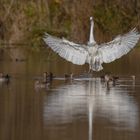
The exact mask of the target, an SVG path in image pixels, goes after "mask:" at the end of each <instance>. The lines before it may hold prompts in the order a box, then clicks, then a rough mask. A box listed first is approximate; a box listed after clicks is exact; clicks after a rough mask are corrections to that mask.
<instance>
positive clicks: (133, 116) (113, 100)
mask: <svg viewBox="0 0 140 140" xmlns="http://www.w3.org/2000/svg"><path fill="white" fill-rule="evenodd" d="M87 116H88V122H89V140H91V139H92V134H93V133H92V132H93V130H92V129H93V128H92V127H93V126H94V125H93V121H94V119H95V118H96V117H97V118H99V117H101V118H104V119H107V120H109V121H110V122H111V123H112V124H113V125H114V126H115V128H117V127H118V128H121V129H127V130H131V131H133V130H135V129H136V128H137V124H138V107H137V104H136V102H135V100H134V99H133V97H132V96H129V95H128V90H127V89H126V88H125V89H123V88H122V87H120V86H116V87H112V88H111V89H110V90H109V91H108V90H107V89H106V88H105V86H104V85H103V84H102V83H101V82H100V79H94V80H92V81H81V82H80V81H78V82H74V83H72V84H67V85H63V86H60V87H59V88H58V89H57V90H55V91H53V92H52V93H51V94H49V95H48V96H46V98H45V101H44V121H45V123H46V124H47V125H52V124H63V123H70V122H72V121H73V120H74V119H87Z"/></svg>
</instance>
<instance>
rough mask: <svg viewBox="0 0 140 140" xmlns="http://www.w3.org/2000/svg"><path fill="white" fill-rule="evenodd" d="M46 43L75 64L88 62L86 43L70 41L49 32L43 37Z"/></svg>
mask: <svg viewBox="0 0 140 140" xmlns="http://www.w3.org/2000/svg"><path fill="white" fill-rule="evenodd" d="M43 39H44V41H45V43H46V44H47V45H48V46H49V47H50V48H51V49H52V50H53V51H55V52H56V53H58V54H59V55H60V56H61V57H63V58H64V59H66V60H67V61H70V62H72V63H73V64H77V65H83V64H85V62H86V58H87V56H88V52H87V50H86V47H85V46H84V45H79V44H76V43H73V42H70V41H68V40H66V39H64V38H63V39H59V38H56V37H54V36H51V35H49V34H47V33H46V34H45V37H44V38H43Z"/></svg>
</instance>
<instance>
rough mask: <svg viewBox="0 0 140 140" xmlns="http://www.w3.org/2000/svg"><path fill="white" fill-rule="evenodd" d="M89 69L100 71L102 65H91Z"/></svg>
mask: <svg viewBox="0 0 140 140" xmlns="http://www.w3.org/2000/svg"><path fill="white" fill-rule="evenodd" d="M91 69H92V70H93V71H101V70H102V69H103V67H102V65H92V67H91Z"/></svg>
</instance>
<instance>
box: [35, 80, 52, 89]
mask: <svg viewBox="0 0 140 140" xmlns="http://www.w3.org/2000/svg"><path fill="white" fill-rule="evenodd" d="M49 85H50V83H44V82H41V81H39V80H36V81H35V84H34V86H35V88H48V86H49Z"/></svg>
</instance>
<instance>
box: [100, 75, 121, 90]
mask: <svg viewBox="0 0 140 140" xmlns="http://www.w3.org/2000/svg"><path fill="white" fill-rule="evenodd" d="M100 78H101V82H105V86H106V87H107V88H108V89H109V85H110V84H112V85H113V86H115V85H116V81H117V80H118V79H119V77H118V76H113V75H111V74H110V73H106V74H105V75H101V76H100Z"/></svg>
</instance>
